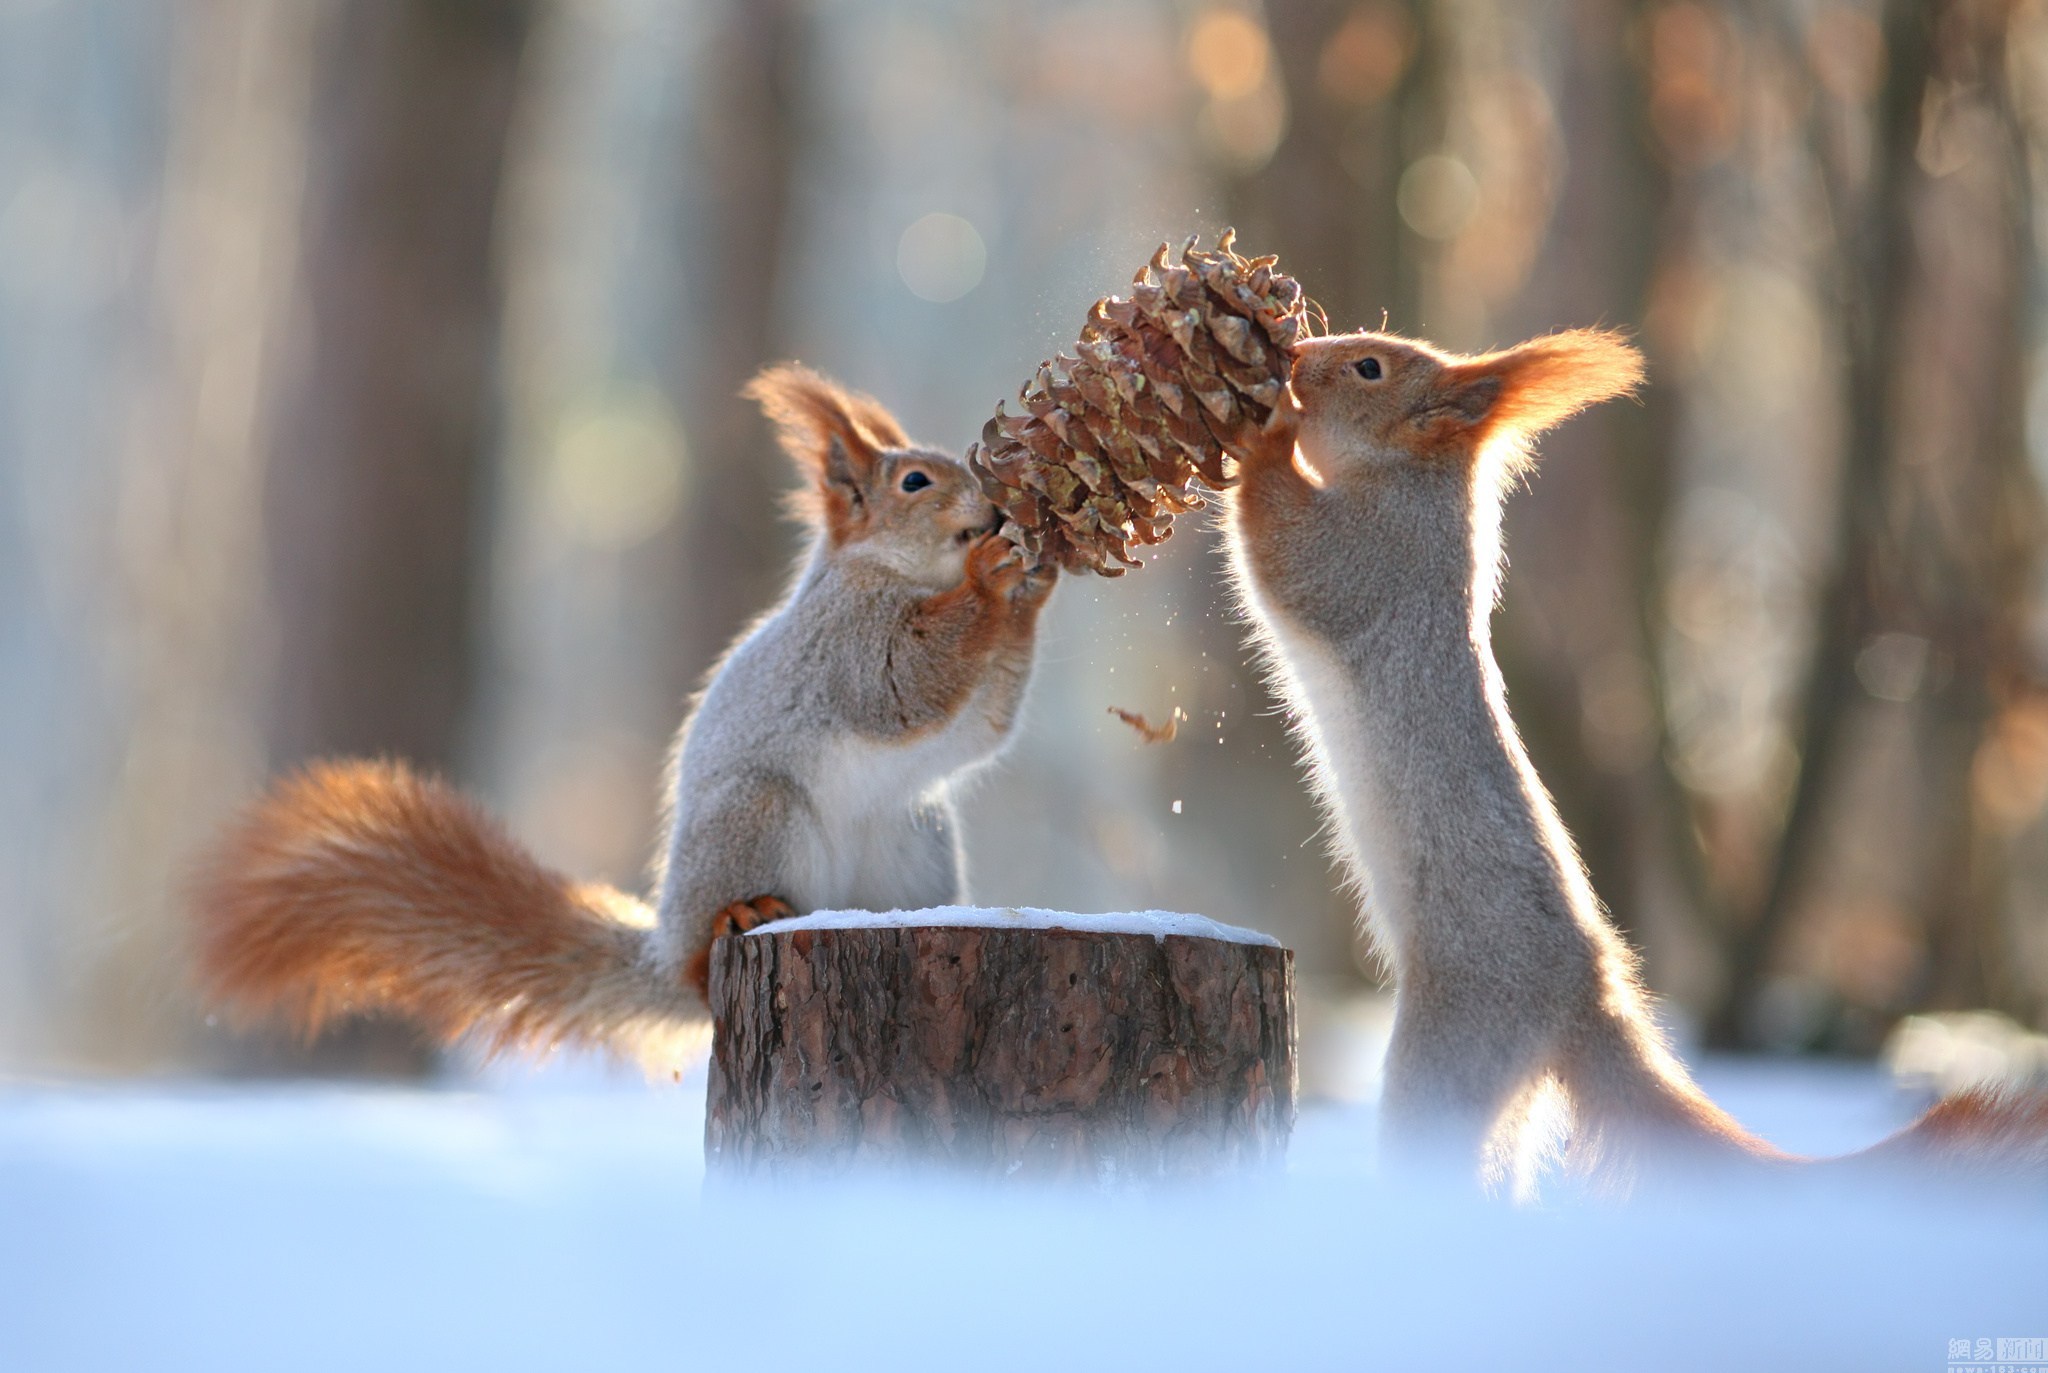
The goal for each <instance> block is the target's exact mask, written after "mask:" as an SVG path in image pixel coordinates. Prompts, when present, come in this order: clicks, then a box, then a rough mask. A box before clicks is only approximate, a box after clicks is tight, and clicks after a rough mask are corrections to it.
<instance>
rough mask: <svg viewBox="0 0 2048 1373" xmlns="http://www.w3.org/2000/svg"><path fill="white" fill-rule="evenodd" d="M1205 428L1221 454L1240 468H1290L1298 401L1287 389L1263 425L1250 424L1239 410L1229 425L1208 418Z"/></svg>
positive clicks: (1296, 434)
mask: <svg viewBox="0 0 2048 1373" xmlns="http://www.w3.org/2000/svg"><path fill="white" fill-rule="evenodd" d="M1209 428H1210V430H1211V431H1212V432H1213V433H1214V434H1215V435H1216V438H1217V441H1218V442H1220V443H1221V444H1222V445H1223V448H1224V451H1225V452H1227V453H1229V454H1230V456H1231V457H1233V458H1235V459H1237V461H1238V462H1239V464H1241V465H1243V466H1247V467H1264V466H1274V465H1287V464H1292V463H1293V461H1294V445H1295V441H1296V440H1297V439H1299V438H1300V437H1301V401H1300V400H1299V399H1298V398H1297V397H1296V396H1295V394H1294V388H1293V387H1292V386H1289V387H1287V388H1285V389H1283V390H1282V391H1281V392H1280V398H1279V399H1278V400H1277V401H1275V402H1274V404H1273V409H1272V411H1271V413H1269V414H1268V415H1267V416H1266V420H1265V422H1264V423H1263V424H1254V423H1253V422H1252V421H1251V419H1250V417H1248V416H1247V415H1246V414H1245V413H1244V409H1243V407H1241V406H1240V407H1239V409H1238V413H1237V418H1236V419H1235V420H1234V421H1232V422H1231V423H1230V424H1228V425H1224V424H1218V423H1217V422H1216V421H1215V420H1214V419H1213V418H1212V419H1211V420H1210V421H1209Z"/></svg>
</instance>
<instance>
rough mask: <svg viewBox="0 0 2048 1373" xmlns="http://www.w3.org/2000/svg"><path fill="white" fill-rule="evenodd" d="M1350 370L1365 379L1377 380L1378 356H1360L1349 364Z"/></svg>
mask: <svg viewBox="0 0 2048 1373" xmlns="http://www.w3.org/2000/svg"><path fill="white" fill-rule="evenodd" d="M1351 370H1352V371H1354V372H1356V373H1358V375H1360V376H1361V377H1364V378H1365V379H1366V380H1367V381H1378V380H1379V379H1380V360H1379V359H1378V358H1360V359H1359V360H1358V361H1356V362H1354V363H1352V364H1351Z"/></svg>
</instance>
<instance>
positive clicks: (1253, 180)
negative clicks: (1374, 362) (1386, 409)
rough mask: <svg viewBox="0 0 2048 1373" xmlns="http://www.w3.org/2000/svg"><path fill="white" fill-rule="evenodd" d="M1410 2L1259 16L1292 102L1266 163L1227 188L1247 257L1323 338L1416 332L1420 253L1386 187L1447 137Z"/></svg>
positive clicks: (1374, 1)
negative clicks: (1281, 271) (1277, 271)
mask: <svg viewBox="0 0 2048 1373" xmlns="http://www.w3.org/2000/svg"><path fill="white" fill-rule="evenodd" d="M1430 8H1431V7H1430V6H1427V5H1425V4H1423V3H1421V2H1420V0H1366V2H1365V3H1358V2H1357V0H1301V2H1300V3H1291V4H1285V5H1275V6H1273V7H1272V9H1271V11H1270V13H1269V16H1268V18H1269V21H1270V24H1271V30H1270V32H1271V37H1272V42H1273V56H1274V59H1275V61H1276V62H1277V64H1278V67H1279V78H1280V81H1281V83H1282V86H1283V88H1284V90H1285V91H1286V99H1287V103H1288V110H1289V117H1288V126H1287V132H1286V134H1285V136H1284V137H1283V138H1282V139H1281V141H1280V144H1279V146H1278V147H1277V148H1276V149H1275V150H1274V153H1273V156H1272V159H1271V160H1270V161H1268V162H1266V163H1265V165H1263V166H1262V167H1260V168H1258V169H1257V170H1255V171H1252V172H1250V173H1247V174H1242V175H1238V176H1235V177H1227V178H1226V181H1225V187H1224V191H1225V202H1226V205H1227V207H1228V211H1229V214H1230V215H1231V217H1232V218H1233V220H1234V221H1235V223H1236V226H1237V229H1238V236H1239V238H1240V239H1241V240H1242V241H1243V244H1244V246H1245V248H1246V249H1247V250H1249V251H1251V252H1255V253H1277V254H1278V255H1279V257H1280V260H1281V262H1282V263H1284V264H1285V265H1286V267H1287V270H1288V271H1290V272H1292V273H1294V274H1295V275H1296V276H1297V277H1299V278H1301V280H1302V281H1303V282H1305V283H1307V285H1308V286H1309V288H1310V294H1311V295H1312V296H1313V297H1314V298H1315V300H1316V301H1317V302H1318V303H1320V304H1321V305H1322V307H1323V308H1324V310H1325V311H1327V312H1328V314H1329V317H1330V327H1331V328H1332V329H1333V330H1336V331H1338V332H1342V331H1345V330H1350V329H1377V328H1379V327H1380V321H1381V319H1382V317H1383V316H1384V317H1386V318H1388V319H1390V321H1391V322H1392V324H1393V327H1395V328H1405V329H1414V328H1417V327H1419V325H1418V324H1417V323H1416V322H1415V315H1416V310H1417V301H1418V272H1419V245H1418V242H1417V240H1416V239H1415V236H1414V235H1413V234H1411V233H1409V232H1408V230H1407V229H1406V228H1405V227H1404V226H1403V225H1402V222H1401V216H1400V213H1399V211H1398V209H1397V208H1396V205H1397V196H1396V193H1395V192H1396V188H1397V187H1398V186H1399V185H1400V181H1401V173H1402V171H1403V170H1405V169H1406V168H1407V166H1408V164H1409V163H1410V162H1412V161H1413V160H1414V159H1415V158H1417V157H1419V156H1421V155H1422V154H1423V153H1426V152H1429V151H1431V150H1433V149H1434V148H1435V147H1436V146H1437V144H1438V143H1439V142H1440V141H1441V139H1442V136H1443V111H1442V100H1443V90H1442V73H1441V70H1440V60H1441V55H1442V51H1441V47H1442V45H1441V43H1440V41H1439V40H1438V39H1437V38H1436V37H1435V35H1434V33H1433V24H1432V22H1431V18H1432V16H1431V15H1430V13H1429V12H1428V11H1429V9H1430Z"/></svg>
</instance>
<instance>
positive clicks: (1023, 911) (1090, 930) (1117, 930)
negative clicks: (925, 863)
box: [749, 906, 1280, 948]
mask: <svg viewBox="0 0 2048 1373" xmlns="http://www.w3.org/2000/svg"><path fill="white" fill-rule="evenodd" d="M947 926H950V927H955V928H966V929H977V930H1076V931H1079V932H1081V933H1084V934H1149V935H1151V936H1152V937H1153V938H1154V939H1164V938H1166V937H1167V936H1168V935H1179V936H1182V937H1184V938H1187V939H1217V940H1221V941H1222V942H1224V943H1226V944H1265V945H1268V946H1270V947H1272V948H1278V947H1280V941H1279V940H1277V939H1275V938H1273V936H1272V935H1270V934H1261V933H1259V932H1258V931H1257V930H1244V929H1239V928H1238V927H1237V926H1235V925H1225V924H1222V923H1221V922H1219V921H1215V920H1211V919H1210V918H1209V917H1208V916H1206V915H1184V914H1182V913H1180V912H1179V911H1112V912H1108V913H1106V914H1102V915H1076V914H1074V913H1073V912H1071V911H1046V910H1040V909H1039V908H1038V907H1036V906H933V907H931V908H930V909H929V910H921V911H814V912H812V913H811V914H809V915H800V916H797V917H795V918H793V919H790V920H777V921H775V922H774V923H772V924H768V925H762V926H759V927H757V928H756V929H753V930H750V931H749V933H750V934H790V933H792V932H794V931H797V930H874V929H884V930H900V929H933V928H939V927H947Z"/></svg>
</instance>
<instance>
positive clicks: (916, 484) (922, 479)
mask: <svg viewBox="0 0 2048 1373" xmlns="http://www.w3.org/2000/svg"><path fill="white" fill-rule="evenodd" d="M931 484H932V479H931V478H930V477H927V476H926V475H925V474H924V473H922V472H905V473H904V474H903V489H904V490H905V491H922V490H924V489H925V488H926V487H927V486H930V485H931Z"/></svg>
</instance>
